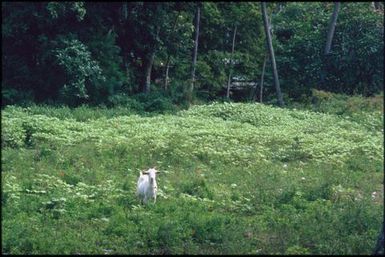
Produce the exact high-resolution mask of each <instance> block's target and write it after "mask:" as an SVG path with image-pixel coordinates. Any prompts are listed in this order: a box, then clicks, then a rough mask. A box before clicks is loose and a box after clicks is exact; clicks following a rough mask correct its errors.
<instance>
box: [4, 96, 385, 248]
mask: <svg viewBox="0 0 385 257" xmlns="http://www.w3.org/2000/svg"><path fill="white" fill-rule="evenodd" d="M345 103H346V101H345ZM319 106H321V105H319ZM354 106H355V105H354ZM321 107H322V108H323V109H322V110H321V108H319V109H320V110H321V111H323V112H315V111H312V110H304V109H302V110H299V109H298V108H297V109H293V108H292V109H280V108H275V107H271V106H267V105H261V104H246V103H243V104H241V103H237V104H235V103H232V104H229V103H213V104H209V105H201V106H194V107H192V108H191V109H190V110H188V111H180V112H178V113H176V114H174V115H171V114H164V115H138V114H133V113H131V112H129V111H128V110H126V111H125V110H124V108H123V109H119V110H118V109H115V110H114V109H110V110H109V109H100V108H88V107H81V108H77V109H68V108H53V107H41V106H40V107H39V106H34V107H30V108H19V107H7V108H5V109H4V110H2V121H1V122H2V136H1V143H2V156H1V158H2V159H1V163H2V253H8V254H183V253H187V254H370V253H371V252H372V250H373V248H374V246H375V242H376V238H377V235H378V232H379V229H380V225H381V223H382V220H383V207H384V206H383V180H384V173H383V162H384V160H383V113H382V111H381V110H374V109H373V108H372V109H371V110H365V111H360V110H356V111H355V112H352V113H349V112H342V113H336V112H334V113H333V110H334V109H333V108H334V107H330V106H329V107H330V108H329V107H327V106H326V107H325V104H323V105H322V106H321ZM382 108H383V107H382ZM152 166H156V167H157V168H158V170H160V171H162V172H163V174H160V175H159V176H158V179H157V180H158V188H159V191H158V193H159V194H158V200H157V203H156V204H155V205H154V204H149V205H147V206H141V205H139V202H138V199H137V198H136V196H135V189H136V188H135V187H136V181H137V178H138V175H139V170H143V169H148V168H150V167H152Z"/></svg>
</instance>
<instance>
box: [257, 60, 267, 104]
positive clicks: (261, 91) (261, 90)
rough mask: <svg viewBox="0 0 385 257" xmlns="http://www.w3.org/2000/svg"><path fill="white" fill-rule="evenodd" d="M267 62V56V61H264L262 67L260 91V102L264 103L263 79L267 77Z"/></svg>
mask: <svg viewBox="0 0 385 257" xmlns="http://www.w3.org/2000/svg"><path fill="white" fill-rule="evenodd" d="M266 61H267V56H266V55H265V59H264V60H263V67H262V75H261V83H260V84H261V86H260V91H259V102H260V103H262V95H263V79H264V77H265V67H266Z"/></svg>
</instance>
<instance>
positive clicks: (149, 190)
mask: <svg viewBox="0 0 385 257" xmlns="http://www.w3.org/2000/svg"><path fill="white" fill-rule="evenodd" d="M155 172H156V171H155V170H153V171H151V169H150V173H149V174H143V173H142V172H141V173H140V176H139V179H138V185H137V191H136V193H137V195H138V197H139V199H140V201H141V202H143V203H147V202H148V200H150V199H153V200H154V203H155V202H156V192H157V184H156V178H155Z"/></svg>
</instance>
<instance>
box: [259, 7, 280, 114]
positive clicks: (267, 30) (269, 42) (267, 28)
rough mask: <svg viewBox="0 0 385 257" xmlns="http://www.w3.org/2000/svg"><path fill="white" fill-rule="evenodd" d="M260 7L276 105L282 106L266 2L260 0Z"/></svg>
mask: <svg viewBox="0 0 385 257" xmlns="http://www.w3.org/2000/svg"><path fill="white" fill-rule="evenodd" d="M261 7H262V17H263V24H264V27H265V35H266V41H267V46H268V49H269V53H270V60H271V65H272V68H273V75H274V85H275V89H276V92H277V98H278V105H279V106H281V107H282V106H284V102H283V97H282V93H281V87H280V85H279V79H278V71H277V64H276V63H275V56H274V49H273V44H272V40H271V33H270V25H269V21H268V19H267V12H266V2H261Z"/></svg>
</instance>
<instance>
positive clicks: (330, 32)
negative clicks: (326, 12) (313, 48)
mask: <svg viewBox="0 0 385 257" xmlns="http://www.w3.org/2000/svg"><path fill="white" fill-rule="evenodd" d="M340 5H341V3H340V2H336V3H334V10H333V14H332V16H331V17H330V23H329V29H328V35H327V38H326V45H325V50H324V54H325V55H327V54H329V53H330V49H331V46H332V40H333V36H334V30H335V28H336V25H337V17H338V12H339V10H340Z"/></svg>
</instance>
